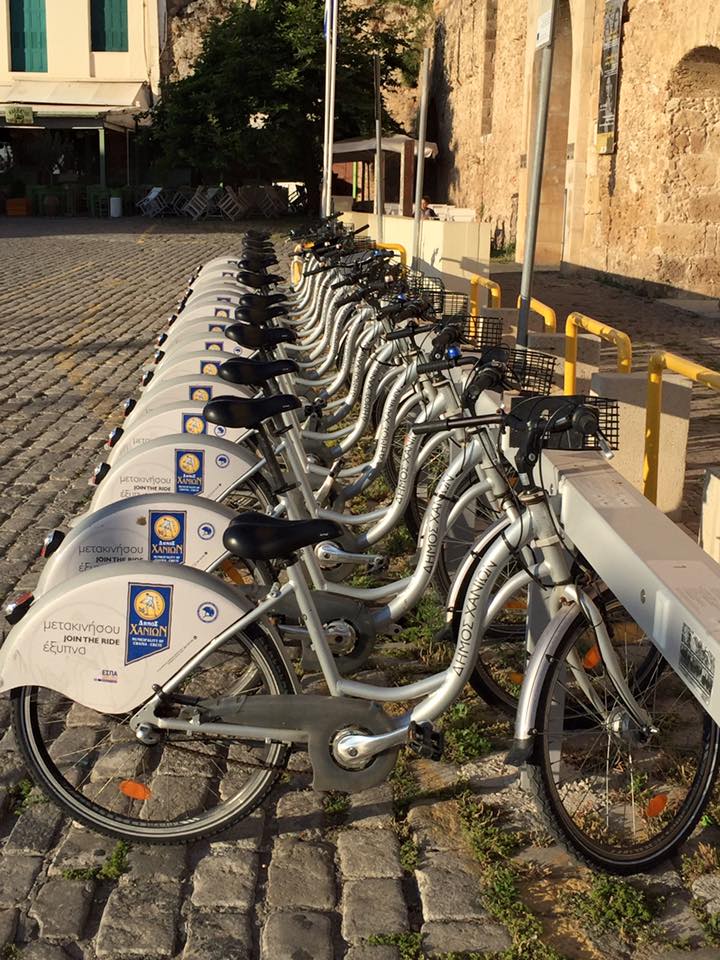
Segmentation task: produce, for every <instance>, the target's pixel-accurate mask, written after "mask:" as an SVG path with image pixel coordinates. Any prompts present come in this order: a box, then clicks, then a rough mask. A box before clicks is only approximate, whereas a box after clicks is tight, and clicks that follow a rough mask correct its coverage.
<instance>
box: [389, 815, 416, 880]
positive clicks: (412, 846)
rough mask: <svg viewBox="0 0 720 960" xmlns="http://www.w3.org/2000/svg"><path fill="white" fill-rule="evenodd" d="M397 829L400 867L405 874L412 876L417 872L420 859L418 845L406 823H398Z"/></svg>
mask: <svg viewBox="0 0 720 960" xmlns="http://www.w3.org/2000/svg"><path fill="white" fill-rule="evenodd" d="M395 829H396V832H397V835H398V839H399V840H400V866H401V867H402V868H403V870H404V871H405V873H409V874H412V873H414V872H415V870H416V868H417V865H418V861H419V859H420V851H419V849H418V845H417V844H416V843H415V840H414V839H413V836H412V833H411V831H410V828H409V827H408V825H407V824H406V823H405V822H396V824H395Z"/></svg>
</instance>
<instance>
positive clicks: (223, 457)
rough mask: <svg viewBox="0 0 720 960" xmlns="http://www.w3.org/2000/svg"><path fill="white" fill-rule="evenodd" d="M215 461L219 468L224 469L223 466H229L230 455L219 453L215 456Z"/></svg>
mask: <svg viewBox="0 0 720 960" xmlns="http://www.w3.org/2000/svg"><path fill="white" fill-rule="evenodd" d="M215 463H216V464H217V465H218V466H219V467H220V469H221V470H224V469H225V467H229V466H230V457H229V456H228V455H227V454H226V453H219V454H218V455H217V456H216V457H215Z"/></svg>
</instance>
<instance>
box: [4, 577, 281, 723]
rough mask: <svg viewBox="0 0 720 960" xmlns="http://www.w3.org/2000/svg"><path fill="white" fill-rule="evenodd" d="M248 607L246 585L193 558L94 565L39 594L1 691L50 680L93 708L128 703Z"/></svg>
mask: <svg viewBox="0 0 720 960" xmlns="http://www.w3.org/2000/svg"><path fill="white" fill-rule="evenodd" d="M250 609H251V602H250V601H249V600H248V599H247V598H246V597H244V596H243V594H242V593H241V592H240V591H238V590H236V589H235V588H232V587H230V586H229V585H226V584H224V583H222V582H221V581H220V580H218V579H217V578H216V577H213V576H212V575H210V574H207V573H203V572H201V571H199V570H193V569H191V568H189V567H174V568H173V569H170V565H169V564H158V563H148V562H143V561H131V562H128V563H123V564H118V565H117V566H115V565H113V567H112V568H111V569H107V568H105V569H103V568H101V569H97V570H91V571H88V572H86V573H83V574H80V575H79V576H77V577H73V578H72V579H71V580H68V581H66V582H65V583H62V584H60V585H59V586H57V587H55V588H54V589H53V590H51V591H49V592H48V593H46V594H45V595H44V596H42V597H41V598H40V599H39V600H36V601H35V602H34V603H33V604H32V605H31V607H30V608H29V610H28V611H27V613H26V614H25V616H24V617H23V619H22V620H21V621H20V622H19V623H18V624H16V625H15V626H14V627H13V628H12V630H11V631H10V633H9V635H8V637H7V639H6V641H5V643H4V644H3V646H2V648H1V649H0V691H7V690H12V689H14V688H16V687H24V686H40V687H46V688H48V689H50V690H54V691H56V692H57V693H59V694H61V695H63V696H65V697H68V698H69V699H70V700H73V701H74V702H76V703H79V704H82V705H83V706H85V707H88V708H90V709H91V710H97V711H99V712H101V713H117V714H123V713H129V712H130V711H133V710H135V709H137V708H138V707H140V706H141V705H142V704H143V703H145V702H146V701H147V700H148V699H149V698H150V697H151V696H152V695H153V689H154V687H155V685H156V684H158V685H160V686H161V687H162V686H164V685H165V684H167V683H168V681H169V680H170V679H171V678H172V677H174V676H175V675H176V674H177V673H178V672H179V671H180V670H181V669H182V668H183V667H184V666H185V665H186V664H187V663H188V662H189V661H190V660H191V659H192V658H193V657H195V656H196V655H197V654H199V653H200V652H201V651H202V650H204V649H206V648H207V647H208V646H209V645H210V644H211V643H212V642H213V640H215V639H216V638H218V637H221V636H223V635H226V636H227V637H228V638H229V637H230V636H232V632H233V625H234V624H236V623H237V622H238V621H239V620H240V619H241V618H242V617H243V616H244V615H245V614H246V613H247V612H248V611H249V610H250ZM268 636H269V637H270V638H271V642H274V643H275V646H276V648H277V652H278V655H279V656H281V657H283V658H284V653H283V651H282V649H281V645H280V644H278V643H277V641H276V640H275V638H274V637H273V636H272V634H268ZM289 672H290V674H291V675H292V673H293V672H292V669H290V671H289Z"/></svg>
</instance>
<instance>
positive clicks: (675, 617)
mask: <svg viewBox="0 0 720 960" xmlns="http://www.w3.org/2000/svg"><path fill="white" fill-rule="evenodd" d="M543 479H544V481H545V486H546V489H547V490H548V492H549V494H550V495H551V496H555V497H557V498H559V500H560V517H561V523H562V526H563V530H564V532H565V534H566V536H567V537H568V539H570V540H571V541H572V543H573V544H574V545H575V546H576V547H577V549H578V550H579V551H580V553H581V554H583V556H584V557H585V558H586V559H587V561H588V562H589V564H590V565H591V566H592V567H593V568H594V569H595V570H596V571H597V572H598V574H599V575H600V577H601V578H602V579H603V580H604V582H605V583H606V584H607V585H608V587H610V589H611V590H612V592H613V593H614V594H615V595H616V596H617V598H618V600H620V601H621V603H622V604H623V605H624V607H625V609H626V610H627V611H628V613H630V614H631V616H632V617H633V618H634V619H635V621H636V622H637V624H638V626H640V627H642V629H643V630H644V631H645V632H646V633H647V635H648V637H651V638H652V641H653V643H654V644H655V645H656V646H657V647H658V649H659V650H660V651H661V652H662V654H663V656H664V657H665V658H666V660H667V661H668V663H669V664H670V666H671V667H672V668H673V670H675V672H676V673H678V675H679V676H680V677H681V678H682V679H683V681H684V682H685V684H686V686H687V687H688V688H689V690H690V691H691V692H692V693H693V694H694V696H695V697H696V698H697V699H698V700H699V701H700V703H701V704H702V705H703V707H704V708H705V710H707V712H708V713H709V714H710V716H711V717H712V718H713V719H714V720H715V722H716V723H717V722H720V683H718V682H717V678H716V674H717V669H718V664H719V663H720V608H719V607H718V598H719V597H720V566H719V565H718V564H717V563H716V562H715V561H714V560H713V559H712V557H710V556H709V555H708V554H707V553H705V551H704V550H702V548H701V547H699V546H698V545H697V544H696V543H694V542H693V541H692V540H691V539H690V537H688V536H687V534H685V533H684V532H683V531H682V530H681V529H680V528H679V527H677V526H676V525H675V524H674V523H673V522H672V521H671V520H669V519H668V518H667V517H666V516H665V515H664V514H663V513H661V511H659V510H658V509H657V508H656V507H655V506H654V505H653V504H652V503H650V501H649V500H646V499H645V497H644V496H643V495H642V494H641V493H640V492H639V491H638V490H636V489H635V488H634V487H633V486H632V484H631V483H629V482H628V481H627V480H625V479H624V478H623V477H622V476H620V474H619V473H618V472H617V471H616V470H615V469H614V468H613V467H612V466H610V464H608V463H606V462H605V461H604V460H602V459H601V458H600V457H598V456H597V454H596V453H582V452H572V451H563V450H548V451H545V452H544V454H543Z"/></svg>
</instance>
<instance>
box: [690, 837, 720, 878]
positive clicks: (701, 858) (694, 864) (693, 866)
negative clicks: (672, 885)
mask: <svg viewBox="0 0 720 960" xmlns="http://www.w3.org/2000/svg"><path fill="white" fill-rule="evenodd" d="M716 870H720V854H718V849H717V847H714V846H712V845H711V844H709V843H699V844H698V848H697V850H696V851H695V853H694V854H693V855H692V856H690V857H688V856H683V858H682V867H681V872H682V877H683V880H684V881H685V883H687V884H691V883H692V882H693V880H697V878H698V877H702V876H703V875H704V874H706V873H714V872H715V871H716Z"/></svg>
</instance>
